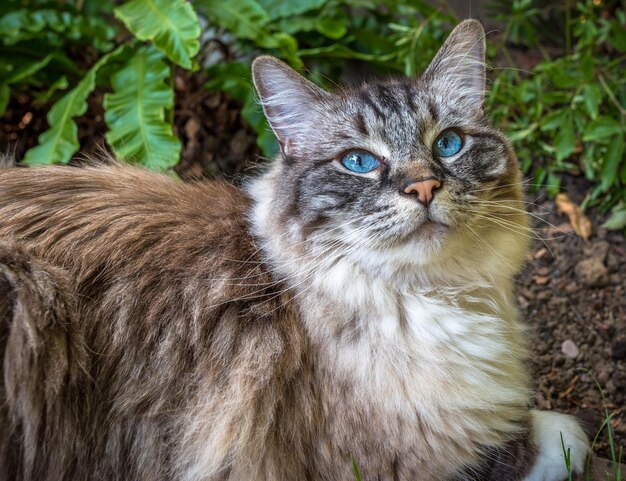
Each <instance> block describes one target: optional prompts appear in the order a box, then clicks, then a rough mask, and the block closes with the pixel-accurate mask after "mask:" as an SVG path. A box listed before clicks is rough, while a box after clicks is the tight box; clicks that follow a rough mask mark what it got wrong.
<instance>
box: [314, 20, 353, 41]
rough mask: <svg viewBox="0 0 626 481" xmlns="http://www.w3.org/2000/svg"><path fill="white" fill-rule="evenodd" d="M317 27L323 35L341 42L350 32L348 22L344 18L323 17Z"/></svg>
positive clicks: (318, 21)
mask: <svg viewBox="0 0 626 481" xmlns="http://www.w3.org/2000/svg"><path fill="white" fill-rule="evenodd" d="M315 27H316V29H317V31H318V32H319V33H321V34H322V35H324V36H326V37H328V38H331V39H333V40H339V39H340V38H342V37H343V36H344V35H345V34H346V32H347V31H348V22H347V21H346V19H343V18H334V17H324V16H322V17H321V18H319V19H318V20H317V22H316V24H315Z"/></svg>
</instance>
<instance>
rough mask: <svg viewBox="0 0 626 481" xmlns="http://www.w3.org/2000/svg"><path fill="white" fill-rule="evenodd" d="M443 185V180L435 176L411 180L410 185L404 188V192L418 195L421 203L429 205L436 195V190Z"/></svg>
mask: <svg viewBox="0 0 626 481" xmlns="http://www.w3.org/2000/svg"><path fill="white" fill-rule="evenodd" d="M439 187H441V182H440V181H439V180H437V179H434V178H432V177H431V178H428V179H423V180H417V181H409V185H407V186H406V187H405V188H404V193H405V194H409V195H417V200H419V202H420V204H422V205H423V206H426V207H428V205H429V204H430V203H431V201H432V200H433V197H434V196H435V190H437V189H438V188H439Z"/></svg>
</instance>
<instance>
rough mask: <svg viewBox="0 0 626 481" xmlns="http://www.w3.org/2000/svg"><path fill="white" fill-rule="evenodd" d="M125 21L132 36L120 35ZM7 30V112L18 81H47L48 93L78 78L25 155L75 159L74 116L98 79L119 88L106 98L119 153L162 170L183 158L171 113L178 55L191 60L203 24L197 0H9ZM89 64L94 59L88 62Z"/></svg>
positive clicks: (2, 95)
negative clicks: (113, 2) (119, 0)
mask: <svg viewBox="0 0 626 481" xmlns="http://www.w3.org/2000/svg"><path fill="white" fill-rule="evenodd" d="M78 5H80V6H78ZM111 14H113V15H115V17H117V18H119V19H120V21H121V22H122V23H123V25H122V24H120V23H117V22H115V21H114V19H113V18H112V15H111ZM123 26H125V27H126V28H127V29H128V31H130V33H131V34H133V36H132V37H131V38H129V39H127V40H123V41H120V39H119V37H120V35H122V32H123ZM0 32H1V33H0V42H2V44H3V54H2V56H3V58H2V59H0V60H2V62H0V64H1V65H3V70H2V71H0V113H2V111H3V110H4V109H5V108H6V106H7V104H8V100H9V96H10V92H11V90H12V89H27V90H29V89H30V90H35V91H36V90H37V89H40V92H39V93H40V98H42V99H43V100H47V99H50V98H51V97H53V96H54V95H55V91H56V90H57V89H66V88H67V87H68V86H69V85H71V86H72V88H71V89H70V90H69V91H67V92H66V93H65V94H64V95H63V96H62V97H61V98H60V99H58V100H57V101H56V102H55V103H54V105H53V106H52V108H51V109H50V111H49V113H48V123H49V126H50V127H49V129H48V130H47V131H45V132H44V133H43V134H41V136H40V137H39V145H37V146H36V147H34V148H33V149H31V150H29V151H28V152H27V153H26V156H25V158H24V162H25V163H27V164H50V163H67V162H68V161H69V160H70V159H71V157H72V155H73V154H74V153H75V152H76V151H77V150H78V148H79V145H78V140H77V127H76V123H75V121H74V118H75V117H77V116H80V115H83V114H84V113H85V112H86V110H87V98H88V96H89V95H90V94H91V92H92V91H93V90H94V89H95V87H96V86H97V85H99V86H101V87H103V88H112V89H113V92H112V93H110V94H107V95H106V96H105V102H104V108H105V119H106V122H107V125H108V127H109V130H108V132H107V133H106V138H107V140H108V141H109V144H110V145H111V147H112V148H113V150H114V151H115V153H116V155H117V156H118V157H119V158H120V159H124V160H127V161H132V162H138V163H141V164H145V165H147V166H149V167H152V168H156V169H161V170H163V169H166V168H169V167H172V166H173V165H175V164H176V163H177V162H178V156H179V152H180V141H179V140H178V139H177V138H176V137H174V136H173V134H172V126H171V124H172V119H171V116H170V118H168V120H169V121H168V122H166V120H165V118H166V111H167V110H171V109H172V108H173V98H174V94H173V89H172V82H171V76H172V63H176V64H178V65H180V66H182V67H185V68H192V67H193V62H192V59H193V58H194V57H195V56H196V54H197V53H198V49H199V41H198V39H199V37H200V33H201V32H200V25H199V22H198V19H197V17H196V14H195V12H194V10H193V8H192V6H191V5H190V4H189V3H187V2H185V1H183V0H176V1H169V0H131V1H129V2H126V3H124V4H123V5H121V6H118V7H115V8H112V9H111V8H110V7H109V6H108V5H107V2H95V0H92V1H85V2H76V3H74V2H68V3H63V2H59V3H54V4H52V3H51V4H48V3H46V2H43V1H34V2H30V1H26V0H9V2H8V4H7V5H4V6H3V7H2V10H0ZM141 42H150V43H151V46H149V47H148V46H144V47H141ZM83 50H85V51H86V54H85V55H84V57H83V56H82V54H81V52H83ZM67 52H71V53H72V54H73V55H71V56H68V55H67ZM76 59H79V61H76ZM85 64H86V65H87V66H89V65H90V64H91V67H90V68H88V69H87V71H86V72H85V68H84V65H85ZM44 67H45V68H44ZM68 79H70V80H69V81H68ZM47 85H49V86H50V87H48V88H47V89H46V86H47ZM156 152H158V155H156V154H155V153H156Z"/></svg>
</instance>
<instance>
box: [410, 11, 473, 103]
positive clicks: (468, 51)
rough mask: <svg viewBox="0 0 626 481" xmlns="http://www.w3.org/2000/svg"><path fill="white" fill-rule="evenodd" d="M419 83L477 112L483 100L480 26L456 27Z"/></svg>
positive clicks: (468, 22)
mask: <svg viewBox="0 0 626 481" xmlns="http://www.w3.org/2000/svg"><path fill="white" fill-rule="evenodd" d="M422 79H423V80H424V81H426V82H428V83H429V84H431V85H432V86H433V87H435V88H436V89H438V90H443V92H445V94H446V95H449V96H455V97H456V98H458V100H459V101H462V102H466V103H467V104H468V105H469V106H471V107H476V108H478V109H481V108H482V104H483V100H484V98H485V31H484V30H483V26H482V25H481V24H480V22H478V21H477V20H465V21H463V22H461V23H460V24H459V25H457V27H456V28H455V29H454V30H453V31H452V33H451V34H450V35H449V36H448V38H447V40H446V41H445V42H444V44H443V46H442V47H441V48H440V49H439V52H437V55H436V56H435V58H434V59H433V61H432V62H431V63H430V65H429V66H428V68H427V69H426V72H425V73H424V75H423V76H422Z"/></svg>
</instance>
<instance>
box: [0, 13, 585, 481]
mask: <svg viewBox="0 0 626 481" xmlns="http://www.w3.org/2000/svg"><path fill="white" fill-rule="evenodd" d="M484 37H485V34H484V31H483V29H482V26H481V25H480V23H479V22H478V21H475V20H467V21H464V22H462V23H460V24H459V25H458V26H457V27H456V29H454V31H453V32H452V33H451V34H450V36H449V37H448V39H447V40H446V42H445V43H444V45H443V46H442V47H441V49H440V51H439V52H438V53H437V55H436V57H435V59H434V60H433V61H432V63H431V64H430V66H429V67H428V69H427V70H426V71H425V72H424V74H423V75H422V76H421V77H420V78H411V79H406V78H401V79H390V80H385V81H375V82H371V83H368V84H363V85H361V86H359V87H356V88H352V89H348V88H346V89H344V90H339V91H336V92H328V91H324V90H322V89H320V88H319V87H317V86H315V85H314V84H313V83H311V82H309V81H308V80H306V79H305V78H304V77H302V76H300V74H298V73H297V72H295V71H294V70H292V69H291V68H290V67H288V66H287V65H285V64H284V63H282V62H281V61H279V60H277V59H274V58H272V57H267V56H262V57H259V58H257V59H256V60H255V61H254V63H253V80H254V84H255V86H256V89H257V91H258V94H259V97H260V102H261V104H262V106H263V109H264V111H265V114H266V116H267V118H268V121H269V123H270V125H271V127H272V129H273V130H274V132H275V133H276V136H277V138H278V140H279V143H280V154H279V155H278V157H277V158H276V160H275V161H274V162H273V163H271V165H270V166H269V167H268V168H267V170H266V171H265V172H263V173H261V174H260V175H259V176H258V177H256V178H254V179H252V180H251V181H249V182H248V183H247V184H246V186H245V189H244V190H242V189H238V188H236V187H234V186H232V185H229V184H227V183H223V182H217V181H216V182H197V183H182V182H180V181H176V180H174V179H172V178H170V177H168V176H165V175H160V174H156V173H150V172H148V171H144V170H141V169H139V168H134V167H129V166H122V165H118V164H115V163H113V164H110V165H101V166H93V165H91V166H85V167H82V168H76V167H66V166H55V167H45V168H18V167H16V168H7V169H3V170H0V318H1V319H2V320H3V322H2V324H1V326H2V327H1V328H0V329H1V330H0V341H1V342H0V346H2V347H1V349H2V355H3V359H4V364H3V378H2V379H3V380H2V385H1V389H0V393H1V394H0V395H1V396H2V398H1V400H2V409H1V411H0V422H1V425H2V431H1V433H0V478H1V479H5V480H83V479H85V480H86V479H90V480H282V481H289V480H299V481H302V480H328V481H331V480H332V481H337V480H350V479H355V478H354V472H353V464H352V459H354V462H355V463H356V465H357V466H358V469H359V470H360V472H361V476H362V478H363V479H365V480H419V481H434V480H437V481H442V480H493V481H509V480H511V481H513V480H524V481H560V480H561V479H564V478H565V477H566V476H567V470H566V466H565V462H564V459H563V451H562V447H561V438H560V434H561V433H562V434H563V438H564V441H565V446H566V447H567V448H568V449H570V452H571V465H572V469H573V470H574V471H576V472H580V471H582V469H583V464H584V462H585V458H586V455H587V453H588V449H589V448H588V441H587V438H586V436H585V434H584V432H583V431H582V429H581V428H580V426H579V425H578V423H577V422H576V421H575V419H574V418H572V417H569V416H566V415H563V414H558V413H552V412H539V411H536V410H532V409H531V408H529V405H530V402H531V390H530V379H529V373H528V370H527V366H526V363H525V359H526V357H527V350H526V347H525V344H526V343H525V340H524V327H523V325H522V324H521V323H520V322H519V321H518V319H517V313H516V309H515V306H514V301H513V293H512V289H513V276H514V275H515V274H516V273H517V272H518V271H519V269H520V266H521V265H522V263H523V260H524V258H525V255H526V252H527V249H528V242H527V239H528V236H527V232H528V217H527V214H526V212H525V210H524V208H523V205H524V204H523V201H522V199H523V193H522V189H521V176H520V171H519V166H518V162H517V160H516V157H515V155H514V153H513V151H512V148H511V146H510V144H509V142H508V141H507V139H506V138H505V137H504V136H503V135H502V134H501V133H500V132H498V131H497V130H495V129H494V128H493V127H491V126H490V125H489V123H488V121H487V119H486V117H485V115H484V112H483V100H484V94H485V66H484V56H485V41H484Z"/></svg>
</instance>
